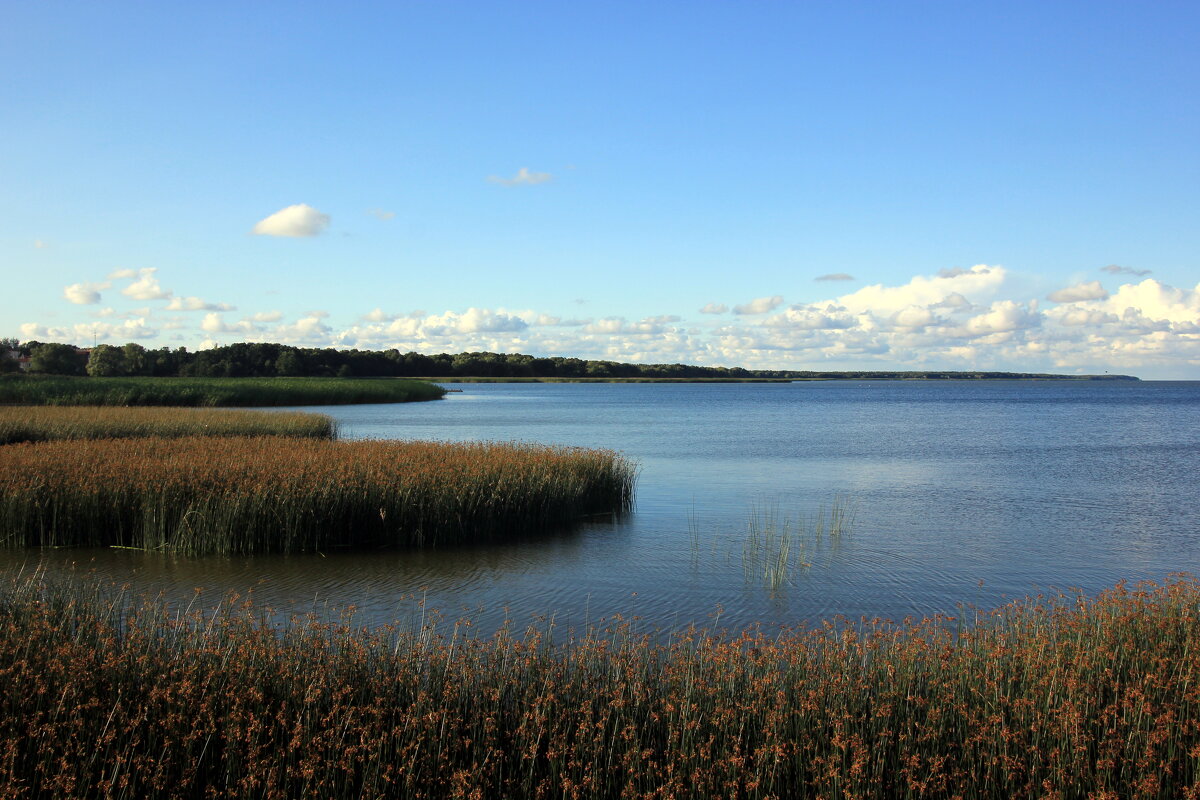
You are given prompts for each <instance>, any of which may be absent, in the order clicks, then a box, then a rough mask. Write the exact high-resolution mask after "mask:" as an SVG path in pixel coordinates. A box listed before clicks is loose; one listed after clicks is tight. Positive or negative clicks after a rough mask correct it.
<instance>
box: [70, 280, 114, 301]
mask: <svg viewBox="0 0 1200 800" xmlns="http://www.w3.org/2000/svg"><path fill="white" fill-rule="evenodd" d="M110 286H112V284H111V283H109V282H108V281H104V282H103V283H72V284H71V285H70V286H67V287H65V288H64V289H63V297H65V298H66V299H67V300H68V301H70V302H72V303H75V304H76V305H80V306H90V305H95V304H96V303H99V302H100V290H101V289H107V288H109V287H110Z"/></svg>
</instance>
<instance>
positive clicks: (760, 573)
mask: <svg viewBox="0 0 1200 800" xmlns="http://www.w3.org/2000/svg"><path fill="white" fill-rule="evenodd" d="M853 524H854V511H853V509H852V507H851V506H850V504H849V503H848V502H847V501H846V500H845V499H843V498H841V497H835V498H834V501H833V504H832V505H831V506H830V507H829V509H828V510H826V509H824V508H822V509H820V510H819V511H818V512H817V513H816V514H815V515H813V516H812V517H810V518H807V519H806V518H804V517H800V518H799V520H797V521H794V520H793V519H792V518H791V517H789V516H785V515H784V514H782V513H781V512H780V510H779V506H778V504H773V505H762V506H756V507H755V508H754V509H753V510H752V511H751V513H750V517H749V519H748V520H747V523H746V531H745V538H744V539H743V541H742V571H743V573H744V574H745V578H746V582H747V583H753V584H761V585H762V586H763V587H765V588H766V589H767V590H768V591H769V592H771V593H776V592H779V591H781V590H783V589H784V588H785V587H786V586H788V585H791V584H792V583H793V581H794V577H795V575H796V574H797V573H799V572H801V571H803V570H807V569H809V568H810V567H812V565H813V558H814V556H815V554H816V553H817V552H818V551H820V550H821V549H823V548H824V547H825V546H826V545H828V546H829V547H830V548H831V549H834V550H836V549H837V548H838V547H840V546H841V543H842V538H843V537H844V536H846V535H847V534H849V532H850V530H851V528H852V527H853Z"/></svg>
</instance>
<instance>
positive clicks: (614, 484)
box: [0, 437, 636, 554]
mask: <svg viewBox="0 0 1200 800" xmlns="http://www.w3.org/2000/svg"><path fill="white" fill-rule="evenodd" d="M635 472H636V470H635V468H634V466H633V464H632V463H631V462H629V461H628V460H626V459H625V458H623V457H621V456H620V455H618V454H616V453H613V452H611V451H603V450H586V449H578V448H566V447H547V446H540V445H524V444H494V443H463V444H455V443H441V442H397V441H320V440H312V439H295V438H283V437H255V438H243V437H228V438H213V437H183V438H178V439H159V438H146V439H105V440H80V441H65V442H43V443H34V444H29V443H25V444H12V445H7V446H5V447H0V546H7V547H39V546H41V547H46V546H51V547H59V546H93V547H94V546H119V547H135V548H144V549H150V550H157V549H165V550H173V551H176V552H182V553H190V554H201V553H219V554H232V553H259V552H285V553H287V552H302V551H326V550H329V549H331V548H341V547H381V546H391V547H433V546H441V545H453V544H460V543H470V542H479V541H488V540H498V539H503V538H508V537H512V536H514V535H516V534H518V533H529V532H540V531H545V530H548V529H550V528H552V527H555V526H559V525H561V524H563V523H567V522H570V521H572V520H575V519H577V518H578V517H579V516H580V515H583V514H588V513H597V512H603V511H620V510H623V509H625V508H627V507H628V506H629V504H630V502H631V498H632V493H633V483H634V478H635Z"/></svg>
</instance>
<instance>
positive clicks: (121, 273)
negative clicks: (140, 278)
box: [108, 269, 138, 281]
mask: <svg viewBox="0 0 1200 800" xmlns="http://www.w3.org/2000/svg"><path fill="white" fill-rule="evenodd" d="M137 275H138V274H137V270H136V269H114V270H113V271H112V272H110V273H108V279H109V280H110V281H121V280H125V279H126V278H136V277H137Z"/></svg>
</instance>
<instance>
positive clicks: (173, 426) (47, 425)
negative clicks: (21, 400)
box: [0, 406, 337, 445]
mask: <svg viewBox="0 0 1200 800" xmlns="http://www.w3.org/2000/svg"><path fill="white" fill-rule="evenodd" d="M336 435H337V423H335V422H334V421H333V419H332V418H331V417H328V416H326V415H324V414H306V413H301V412H285V411H241V410H227V409H220V410H218V409H198V408H112V407H105V406H0V445H4V444H12V443H13V442H48V441H57V440H60V439H115V438H124V437H144V436H164V437H177V436H299V437H305V438H315V439H333V438H335V437H336Z"/></svg>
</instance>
